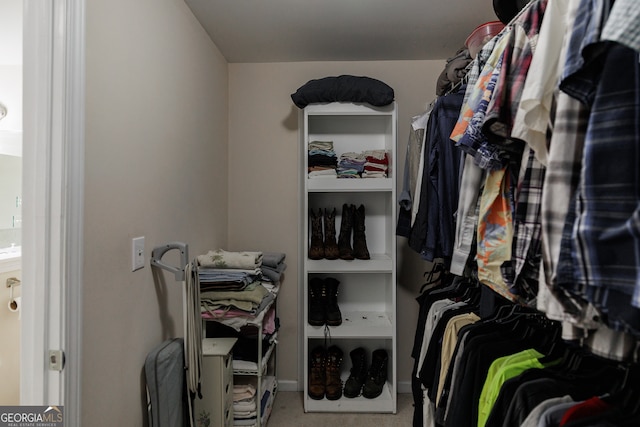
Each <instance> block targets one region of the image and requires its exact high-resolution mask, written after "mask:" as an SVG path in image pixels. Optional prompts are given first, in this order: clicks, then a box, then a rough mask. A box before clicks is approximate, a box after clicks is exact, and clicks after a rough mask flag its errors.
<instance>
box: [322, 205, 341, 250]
mask: <svg viewBox="0 0 640 427" xmlns="http://www.w3.org/2000/svg"><path fill="white" fill-rule="evenodd" d="M339 255H340V253H339V251H338V243H336V208H333V210H331V211H329V210H327V209H325V210H324V257H325V258H326V259H338V256H339Z"/></svg>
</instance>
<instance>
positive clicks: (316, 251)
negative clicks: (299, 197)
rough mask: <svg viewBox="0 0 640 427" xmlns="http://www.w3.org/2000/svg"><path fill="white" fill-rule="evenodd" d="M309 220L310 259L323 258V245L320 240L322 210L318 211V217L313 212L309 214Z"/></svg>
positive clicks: (321, 239)
mask: <svg viewBox="0 0 640 427" xmlns="http://www.w3.org/2000/svg"><path fill="white" fill-rule="evenodd" d="M309 219H310V220H311V244H310V246H309V258H310V259H322V258H324V243H323V240H324V239H323V238H322V209H318V215H316V214H315V213H314V212H313V210H311V211H310V212H309Z"/></svg>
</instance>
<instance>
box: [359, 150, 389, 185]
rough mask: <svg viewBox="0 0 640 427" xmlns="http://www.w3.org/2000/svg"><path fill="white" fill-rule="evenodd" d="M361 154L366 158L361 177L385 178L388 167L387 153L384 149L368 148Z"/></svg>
mask: <svg viewBox="0 0 640 427" xmlns="http://www.w3.org/2000/svg"><path fill="white" fill-rule="evenodd" d="M363 155H364V156H365V158H366V163H365V164H364V171H363V172H362V177H363V178H386V177H387V171H388V169H389V154H388V153H387V152H386V151H385V150H369V151H365V152H364V153H363Z"/></svg>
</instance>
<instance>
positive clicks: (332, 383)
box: [325, 345, 342, 400]
mask: <svg viewBox="0 0 640 427" xmlns="http://www.w3.org/2000/svg"><path fill="white" fill-rule="evenodd" d="M341 365H342V350H340V349H339V348H338V347H337V346H335V345H332V346H331V347H329V349H328V350H327V359H326V368H325V372H326V373H325V377H326V386H325V395H326V396H327V399H329V400H338V399H340V398H341V397H342V380H341V379H340V366H341Z"/></svg>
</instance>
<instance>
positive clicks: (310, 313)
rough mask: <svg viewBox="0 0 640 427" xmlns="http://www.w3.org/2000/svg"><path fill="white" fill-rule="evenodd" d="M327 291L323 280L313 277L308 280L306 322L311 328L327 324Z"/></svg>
mask: <svg viewBox="0 0 640 427" xmlns="http://www.w3.org/2000/svg"><path fill="white" fill-rule="evenodd" d="M326 294H327V291H326V288H325V284H324V280H323V279H320V278H319V277H313V278H311V279H310V280H309V295H308V298H309V299H308V301H307V306H308V308H307V322H308V323H309V324H310V325H311V326H323V325H324V324H325V323H326V322H327V295H326Z"/></svg>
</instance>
